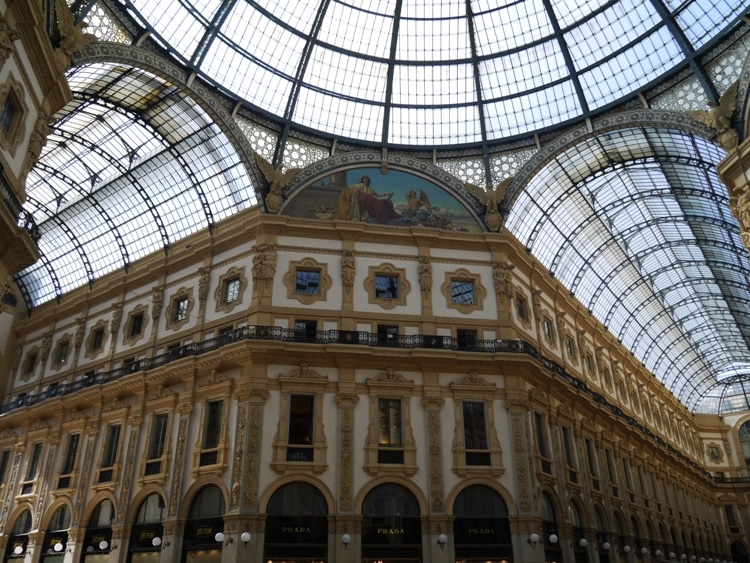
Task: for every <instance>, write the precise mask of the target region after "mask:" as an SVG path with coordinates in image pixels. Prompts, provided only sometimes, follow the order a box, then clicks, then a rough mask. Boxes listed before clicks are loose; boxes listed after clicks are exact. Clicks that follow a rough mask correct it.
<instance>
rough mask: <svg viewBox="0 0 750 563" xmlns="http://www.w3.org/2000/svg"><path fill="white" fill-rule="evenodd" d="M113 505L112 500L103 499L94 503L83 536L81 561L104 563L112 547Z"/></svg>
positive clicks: (82, 562) (84, 562)
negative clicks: (94, 505)
mask: <svg viewBox="0 0 750 563" xmlns="http://www.w3.org/2000/svg"><path fill="white" fill-rule="evenodd" d="M114 517H115V507H114V505H113V504H112V501H111V500H109V499H104V500H103V501H102V502H100V503H99V504H97V505H96V508H94V512H92V513H91V517H90V518H89V523H88V527H87V528H86V535H85V536H84V537H83V553H81V563H106V561H107V560H108V559H109V552H110V550H111V549H112V527H111V524H112V520H114Z"/></svg>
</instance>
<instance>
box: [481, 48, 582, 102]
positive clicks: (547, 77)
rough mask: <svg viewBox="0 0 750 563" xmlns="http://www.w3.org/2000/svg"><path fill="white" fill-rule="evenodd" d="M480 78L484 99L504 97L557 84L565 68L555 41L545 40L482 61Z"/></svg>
mask: <svg viewBox="0 0 750 563" xmlns="http://www.w3.org/2000/svg"><path fill="white" fill-rule="evenodd" d="M479 76H480V79H481V83H482V95H483V97H484V99H485V100H488V101H490V100H494V99H496V98H506V97H508V96H514V95H517V94H520V93H523V92H527V91H529V90H533V89H535V88H540V87H543V86H545V85H547V84H550V83H552V82H557V81H559V80H561V79H564V78H566V77H567V76H568V67H567V66H566V65H565V59H564V58H563V56H562V54H561V53H560V51H559V49H558V47H557V45H556V42H554V41H547V42H545V43H542V44H539V45H534V46H532V47H529V48H528V49H524V50H522V51H516V52H514V53H510V54H507V55H502V56H500V57H497V58H492V59H487V60H484V61H481V62H480V64H479Z"/></svg>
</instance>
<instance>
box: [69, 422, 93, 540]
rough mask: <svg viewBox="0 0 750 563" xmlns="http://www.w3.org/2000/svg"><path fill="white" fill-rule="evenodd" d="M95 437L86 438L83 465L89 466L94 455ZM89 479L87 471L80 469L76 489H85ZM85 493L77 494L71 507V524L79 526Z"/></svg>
mask: <svg viewBox="0 0 750 563" xmlns="http://www.w3.org/2000/svg"><path fill="white" fill-rule="evenodd" d="M95 440H96V438H94V437H93V436H91V437H89V439H88V440H86V455H85V457H84V461H83V467H91V460H92V458H93V457H94V441H95ZM88 481H89V472H88V471H81V472H80V474H79V475H78V488H77V490H78V491H87V490H88ZM85 497H86V495H84V494H80V493H79V494H77V495H76V503H75V508H74V509H73V518H72V521H71V524H72V525H73V526H79V525H80V523H81V514H82V513H83V505H84V503H85V501H86V498H85Z"/></svg>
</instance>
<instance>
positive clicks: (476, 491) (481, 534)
mask: <svg viewBox="0 0 750 563" xmlns="http://www.w3.org/2000/svg"><path fill="white" fill-rule="evenodd" d="M453 516H454V517H455V518H454V520H453V541H454V545H455V551H456V560H474V559H477V560H482V561H491V562H494V561H507V562H509V563H511V562H512V561H513V546H512V545H511V535H510V521H509V520H508V507H507V506H506V505H505V502H504V501H503V499H502V497H501V496H500V495H499V494H498V493H497V492H496V491H494V490H492V489H491V488H489V487H486V486H484V485H471V486H469V487H466V488H465V489H463V490H462V491H461V492H460V493H459V494H458V496H457V497H456V502H455V503H454V504H453Z"/></svg>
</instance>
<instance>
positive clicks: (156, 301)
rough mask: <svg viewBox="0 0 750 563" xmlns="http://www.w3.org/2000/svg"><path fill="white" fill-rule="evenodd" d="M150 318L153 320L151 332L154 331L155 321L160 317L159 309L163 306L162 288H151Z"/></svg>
mask: <svg viewBox="0 0 750 563" xmlns="http://www.w3.org/2000/svg"><path fill="white" fill-rule="evenodd" d="M151 303H152V307H151V318H152V319H153V320H154V324H153V326H152V330H156V326H157V324H158V323H157V321H158V320H159V317H160V316H161V309H162V307H163V306H164V286H163V285H158V286H155V287H152V288H151Z"/></svg>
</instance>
